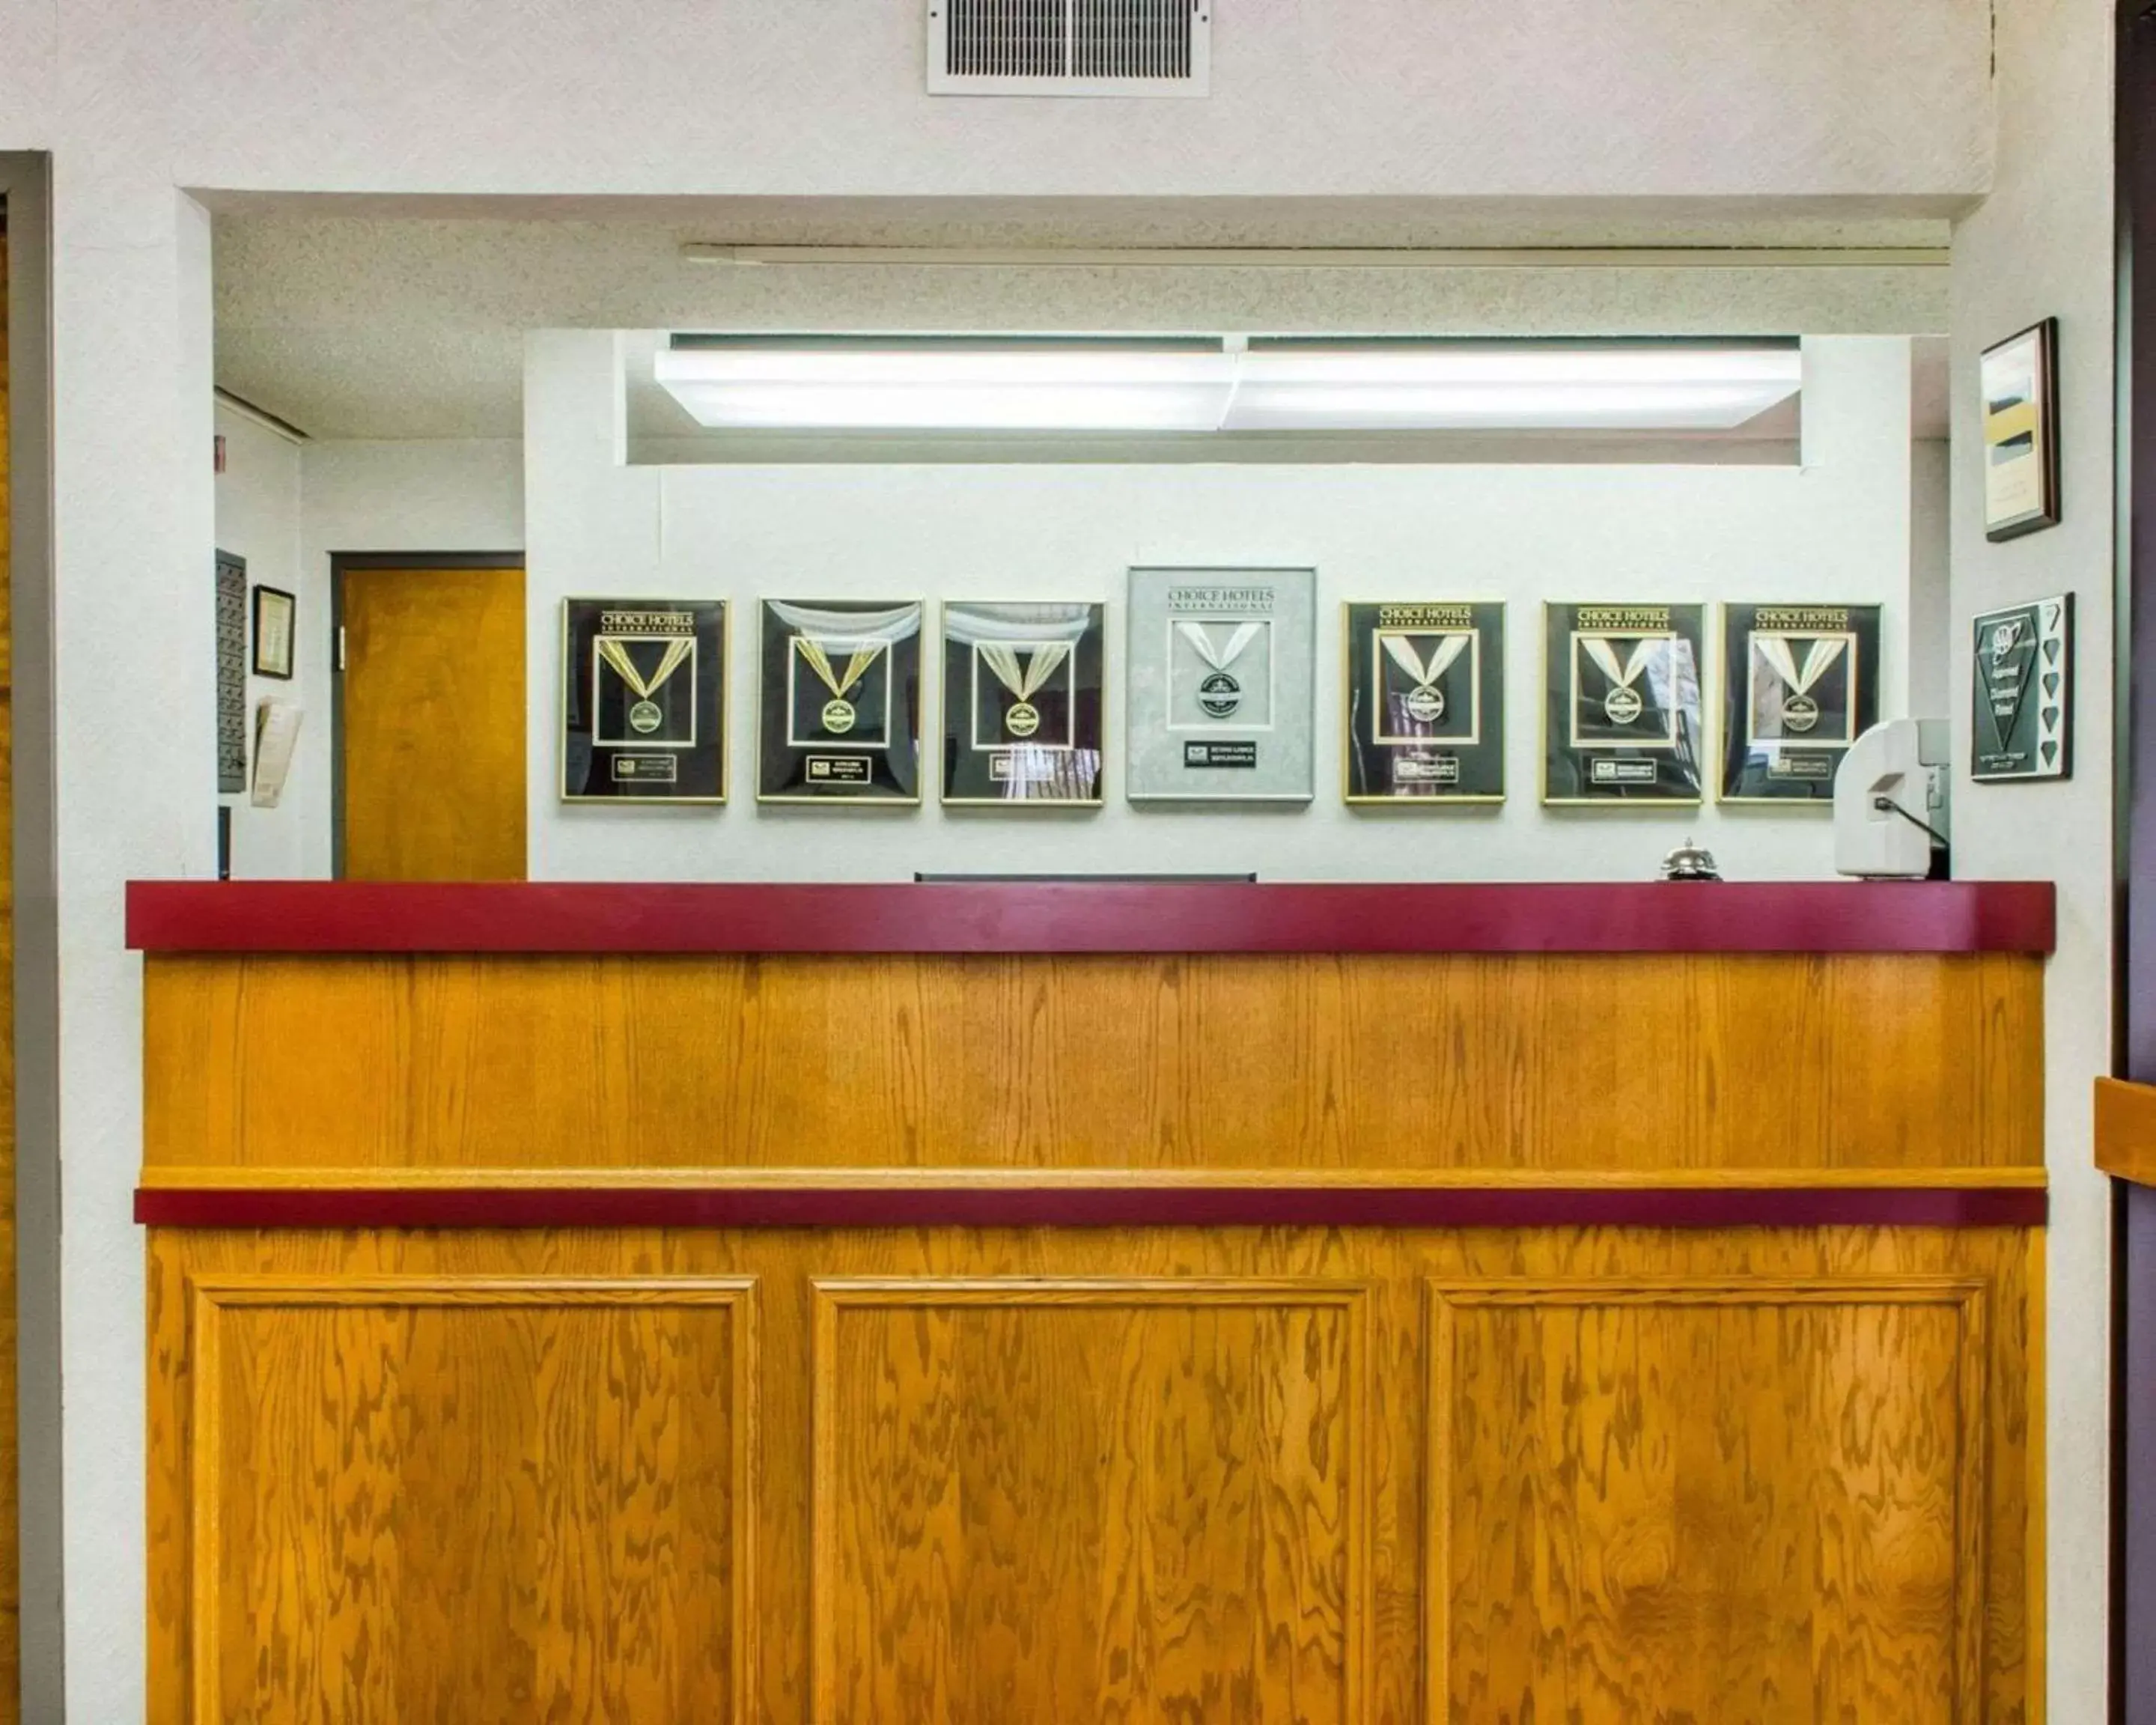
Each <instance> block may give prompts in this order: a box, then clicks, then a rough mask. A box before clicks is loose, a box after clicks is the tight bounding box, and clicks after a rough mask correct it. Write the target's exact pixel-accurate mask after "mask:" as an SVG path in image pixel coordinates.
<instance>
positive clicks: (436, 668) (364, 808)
mask: <svg viewBox="0 0 2156 1725" xmlns="http://www.w3.org/2000/svg"><path fill="white" fill-rule="evenodd" d="M339 574H340V592H341V600H340V606H339V617H338V620H339V622H340V624H341V626H342V629H343V637H342V641H343V646H342V651H343V655H344V673H343V716H342V722H341V726H340V727H339V731H340V734H339V737H338V743H337V747H338V748H339V749H340V751H341V763H340V764H341V768H342V781H341V782H342V784H343V809H342V814H343V826H342V844H341V847H340V855H341V866H340V870H339V872H340V873H341V875H343V877H344V878H345V879H346V880H522V879H523V878H524V779H525V770H526V755H525V746H524V737H525V731H524V725H525V683H524V571H523V570H522V569H521V568H511V567H493V568H439V567H436V568H429V567H423V566H421V565H419V564H418V562H417V560H415V562H414V564H413V567H408V568H394V569H389V568H354V567H343V568H341V570H340V571H339Z"/></svg>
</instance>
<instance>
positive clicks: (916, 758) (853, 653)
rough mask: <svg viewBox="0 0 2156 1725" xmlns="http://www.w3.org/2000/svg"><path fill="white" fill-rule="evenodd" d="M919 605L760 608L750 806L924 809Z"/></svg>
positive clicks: (769, 604) (859, 602) (831, 603)
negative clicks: (903, 806) (756, 803)
mask: <svg viewBox="0 0 2156 1725" xmlns="http://www.w3.org/2000/svg"><path fill="white" fill-rule="evenodd" d="M923 609H924V607H923V606H922V604H921V601H920V600H918V599H908V600H898V601H894V600H882V599H766V600H765V601H764V602H763V606H762V636H761V639H760V642H759V644H758V672H759V676H760V680H761V682H762V690H761V698H760V700H759V701H758V706H757V711H758V722H757V800H758V801H759V802H764V803H896V804H906V803H918V802H920V800H921V614H922V611H923Z"/></svg>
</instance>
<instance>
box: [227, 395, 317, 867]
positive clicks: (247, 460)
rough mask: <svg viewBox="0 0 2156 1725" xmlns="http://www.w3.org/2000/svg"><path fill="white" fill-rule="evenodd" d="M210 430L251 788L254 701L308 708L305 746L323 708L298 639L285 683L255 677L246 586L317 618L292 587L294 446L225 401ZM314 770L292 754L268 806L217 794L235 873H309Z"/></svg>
mask: <svg viewBox="0 0 2156 1725" xmlns="http://www.w3.org/2000/svg"><path fill="white" fill-rule="evenodd" d="M217 430H218V435H219V436H220V437H222V438H223V439H224V458H225V466H224V471H223V473H221V474H219V475H218V477H217V548H218V550H219V551H223V552H231V553H232V555H233V556H234V557H242V558H244V559H245V560H246V563H247V586H248V637H247V726H248V749H247V767H248V776H249V784H250V786H251V785H252V783H253V778H254V707H255V703H256V702H258V701H298V702H300V705H301V706H303V707H305V710H306V717H305V719H304V720H303V721H301V722H300V742H301V744H302V746H303V747H304V746H305V744H306V743H307V742H310V741H311V738H310V737H308V734H307V733H308V727H310V726H321V725H322V724H323V722H324V721H325V720H326V718H327V716H328V715H327V686H326V685H325V684H324V683H323V681H322V680H321V666H320V665H316V664H314V663H312V662H310V661H307V660H302V658H301V657H300V655H299V653H298V652H297V650H296V648H297V643H296V642H295V652H294V655H293V663H292V679H291V680H290V682H285V681H283V680H280V679H278V678H275V677H258V676H256V675H254V588H257V587H276V588H283V589H284V590H285V592H286V593H298V598H299V612H298V626H299V627H300V629H314V628H316V626H317V624H318V621H319V619H318V618H317V616H316V612H317V610H318V608H319V603H320V602H319V598H318V596H317V595H316V594H314V593H300V592H299V589H300V586H301V581H300V446H299V445H298V444H295V443H294V442H293V441H292V440H291V439H290V438H288V437H280V435H279V434H277V433H275V432H274V431H270V430H269V429H265V428H264V427H263V426H261V425H259V424H256V423H255V422H254V421H253V420H251V419H249V418H245V417H244V415H242V414H239V413H234V412H233V411H232V410H231V409H230V408H225V407H219V408H218V410H217ZM315 777H316V775H314V774H311V773H306V772H304V771H302V770H300V766H299V763H297V762H295V767H294V770H293V772H292V773H291V774H290V777H289V778H287V779H286V781H285V794H284V796H283V798H281V799H280V802H279V803H278V805H277V807H275V809H257V808H255V807H254V799H253V798H252V797H251V796H250V795H249V793H248V792H246V791H240V792H238V793H234V794H233V795H230V796H220V797H219V798H218V802H219V803H223V804H224V805H225V806H226V807H228V808H229V809H231V810H232V872H233V877H234V879H235V880H278V879H280V878H283V879H289V878H290V877H291V876H293V875H303V874H305V872H306V871H307V870H306V860H305V851H304V849H303V834H305V832H306V831H307V830H308V829H310V828H311V827H312V826H313V825H314V824H315V817H316V814H317V807H316V801H315V799H314V798H313V797H312V796H311V793H312V792H313V791H314V786H313V785H312V784H311V783H310V781H311V779H312V778H315Z"/></svg>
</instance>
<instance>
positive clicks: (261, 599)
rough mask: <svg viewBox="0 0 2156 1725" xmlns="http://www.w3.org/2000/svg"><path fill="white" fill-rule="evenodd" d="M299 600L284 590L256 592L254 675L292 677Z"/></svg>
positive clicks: (258, 589) (263, 588)
mask: <svg viewBox="0 0 2156 1725" xmlns="http://www.w3.org/2000/svg"><path fill="white" fill-rule="evenodd" d="M298 610H299V601H298V600H297V599H295V598H293V597H292V595H291V594H290V593H286V592H285V589H284V588H281V587H258V588H255V589H254V675H256V676H258V677H285V678H289V677H290V675H292V626H293V624H294V622H295V619H296V617H297V614H298Z"/></svg>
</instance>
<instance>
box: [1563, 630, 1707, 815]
mask: <svg viewBox="0 0 2156 1725" xmlns="http://www.w3.org/2000/svg"><path fill="white" fill-rule="evenodd" d="M1705 618H1706V607H1705V606H1703V605H1697V604H1686V605H1656V604H1548V605H1545V606H1544V607H1543V665H1544V681H1545V685H1546V689H1545V694H1544V699H1543V802H1545V803H1553V804H1558V805H1563V804H1566V803H1573V804H1578V805H1582V806H1592V807H1609V806H1613V805H1616V804H1621V803H1697V802H1698V801H1700V800H1701V796H1702V786H1703V784H1704V783H1705V775H1704V773H1703V771H1702V768H1703V765H1704V760H1705V754H1706V744H1705V739H1704V737H1703V735H1702V725H1701V696H1700V666H1701V659H1702V655H1701V650H1700V649H1701V643H1702V636H1703V634H1704V632H1705Z"/></svg>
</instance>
